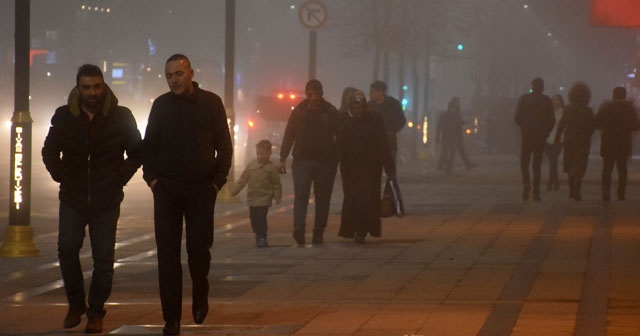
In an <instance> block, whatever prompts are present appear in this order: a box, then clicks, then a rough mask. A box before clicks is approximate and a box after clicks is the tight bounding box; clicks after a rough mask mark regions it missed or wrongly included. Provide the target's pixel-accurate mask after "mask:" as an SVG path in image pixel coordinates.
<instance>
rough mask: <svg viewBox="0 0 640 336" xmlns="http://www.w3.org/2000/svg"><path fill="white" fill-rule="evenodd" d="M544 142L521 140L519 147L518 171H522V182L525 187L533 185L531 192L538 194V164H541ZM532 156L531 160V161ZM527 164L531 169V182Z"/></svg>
mask: <svg viewBox="0 0 640 336" xmlns="http://www.w3.org/2000/svg"><path fill="white" fill-rule="evenodd" d="M543 152H544V144H537V143H531V142H529V141H525V139H523V140H522V145H521V147H520V172H521V173H522V184H523V186H524V188H525V190H526V189H528V188H530V187H533V194H534V195H539V194H540V165H541V164H542V153H543ZM532 158H533V162H532ZM529 165H531V168H532V170H533V184H532V183H531V177H530V175H529Z"/></svg>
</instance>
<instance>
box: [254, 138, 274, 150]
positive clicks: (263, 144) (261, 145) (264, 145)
mask: <svg viewBox="0 0 640 336" xmlns="http://www.w3.org/2000/svg"><path fill="white" fill-rule="evenodd" d="M271 147H272V145H271V141H269V140H266V139H265V140H260V141H258V143H257V144H256V149H268V150H271Z"/></svg>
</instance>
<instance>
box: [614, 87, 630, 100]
mask: <svg viewBox="0 0 640 336" xmlns="http://www.w3.org/2000/svg"><path fill="white" fill-rule="evenodd" d="M613 99H619V100H624V99H627V89H625V88H624V87H622V86H618V87H616V88H615V89H613Z"/></svg>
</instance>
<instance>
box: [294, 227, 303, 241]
mask: <svg viewBox="0 0 640 336" xmlns="http://www.w3.org/2000/svg"><path fill="white" fill-rule="evenodd" d="M293 239H295V240H296V243H297V244H298V245H304V231H301V230H298V229H294V230H293Z"/></svg>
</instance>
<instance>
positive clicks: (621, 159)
mask: <svg viewBox="0 0 640 336" xmlns="http://www.w3.org/2000/svg"><path fill="white" fill-rule="evenodd" d="M626 98H627V90H626V89H625V88H623V87H620V86H619V87H616V88H615V89H613V100H611V101H608V102H605V103H604V104H602V106H601V107H600V110H599V111H598V113H596V116H595V127H596V129H601V130H602V143H601V145H600V155H601V156H602V159H603V165H602V200H603V201H605V202H608V201H610V200H611V196H610V191H611V172H612V171H613V165H614V164H615V165H616V167H617V169H618V200H620V201H622V200H624V199H625V191H626V189H627V160H628V159H629V156H630V155H631V132H635V131H637V130H638V129H639V128H640V124H639V123H638V116H637V115H636V111H635V108H634V107H633V103H632V102H630V101H628V100H626Z"/></svg>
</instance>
